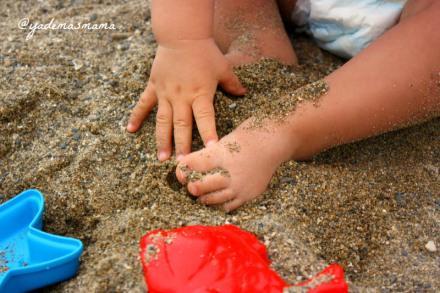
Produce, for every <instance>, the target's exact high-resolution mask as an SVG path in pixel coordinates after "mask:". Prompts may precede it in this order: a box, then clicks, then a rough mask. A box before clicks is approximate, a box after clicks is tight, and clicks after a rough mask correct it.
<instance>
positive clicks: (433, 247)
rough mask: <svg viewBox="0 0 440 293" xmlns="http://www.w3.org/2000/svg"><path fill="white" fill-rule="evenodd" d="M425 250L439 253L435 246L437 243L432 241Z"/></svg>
mask: <svg viewBox="0 0 440 293" xmlns="http://www.w3.org/2000/svg"><path fill="white" fill-rule="evenodd" d="M425 248H426V249H427V250H428V251H429V252H436V251H437V247H436V246H435V243H434V241H432V240H429V241H428V243H426V245H425Z"/></svg>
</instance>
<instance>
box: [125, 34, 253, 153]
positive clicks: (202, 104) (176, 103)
mask: <svg viewBox="0 0 440 293" xmlns="http://www.w3.org/2000/svg"><path fill="white" fill-rule="evenodd" d="M218 83H220V84H221V85H222V87H223V88H224V89H225V90H226V91H228V92H230V93H231V94H235V95H243V94H244V93H245V91H246V90H245V88H244V87H243V86H242V85H241V84H240V81H239V80H238V78H237V76H236V75H235V74H234V73H233V71H232V66H231V65H230V63H229V62H228V60H227V59H226V57H225V56H224V55H223V54H222V53H221V51H220V50H219V49H218V47H217V45H216V44H215V41H214V40H213V39H203V40H195V41H194V40H191V41H178V42H175V43H173V44H166V45H163V44H162V45H159V47H158V49H157V52H156V57H155V59H154V63H153V67H152V69H151V74H150V80H149V81H148V84H147V87H146V88H145V91H144V92H143V93H142V95H141V97H140V100H139V102H138V103H137V105H136V107H135V108H134V110H133V113H132V114H131V117H130V121H129V123H128V126H127V130H128V131H130V132H134V131H137V130H138V129H139V127H140V125H141V124H142V121H143V120H144V119H145V118H146V117H147V116H148V114H149V113H150V111H151V110H152V108H153V107H154V106H155V105H156V103H158V104H159V108H158V111H157V116H156V141H157V151H158V158H159V160H161V161H164V160H167V159H168V158H169V157H170V156H171V153H172V145H171V144H172V143H171V141H172V130H173V128H174V141H175V145H176V156H177V157H178V158H179V157H180V156H182V155H186V154H188V153H190V152H191V140H192V139H191V137H192V117H193V113H194V117H195V120H196V123H197V127H198V129H199V132H200V135H201V137H202V139H203V142H204V144H205V145H207V144H209V143H210V142H211V141H212V142H216V141H217V140H218V137H217V132H216V127H215V113H214V106H213V100H214V93H215V90H216V88H217V84H218Z"/></svg>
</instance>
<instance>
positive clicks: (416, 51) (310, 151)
mask: <svg viewBox="0 0 440 293" xmlns="http://www.w3.org/2000/svg"><path fill="white" fill-rule="evenodd" d="M404 15H408V13H406V14H404ZM439 29H440V2H439V1H432V4H430V6H429V7H425V9H423V10H422V11H415V13H412V14H411V13H410V15H408V16H407V17H405V19H403V20H402V21H401V22H400V23H399V24H398V25H396V26H395V27H394V28H392V29H391V30H390V31H388V32H387V33H385V34H384V35H383V36H382V37H381V38H380V39H378V40H377V41H376V42H375V43H374V44H372V45H371V46H370V47H368V48H367V49H366V50H365V51H364V52H362V53H361V54H359V55H358V56H356V57H355V58H353V59H352V60H350V61H349V62H348V63H347V64H345V65H344V66H342V67H341V68H340V69H338V70H336V71H335V72H334V73H332V74H331V75H329V76H328V77H327V78H326V80H327V82H328V84H329V86H330V90H329V92H328V93H327V95H325V96H324V97H322V99H321V102H320V103H319V106H318V107H314V106H313V105H311V104H305V105H303V106H302V107H300V108H299V110H298V111H297V112H296V113H295V114H293V115H292V117H291V122H292V124H291V125H292V126H293V127H289V129H290V131H291V132H290V134H291V135H292V137H291V139H292V141H295V142H297V146H296V148H295V150H294V155H293V159H306V158H309V157H310V156H312V155H314V154H316V153H318V152H320V151H322V150H325V149H327V148H330V147H332V146H336V145H340V144H344V143H350V142H352V141H356V140H360V139H363V138H366V137H369V136H373V135H376V134H380V133H383V132H386V131H390V130H393V129H395V128H399V127H403V126H405V125H407V124H409V123H414V122H417V121H420V120H425V119H428V118H430V117H431V118H432V117H433V116H435V115H438V113H440V33H439Z"/></svg>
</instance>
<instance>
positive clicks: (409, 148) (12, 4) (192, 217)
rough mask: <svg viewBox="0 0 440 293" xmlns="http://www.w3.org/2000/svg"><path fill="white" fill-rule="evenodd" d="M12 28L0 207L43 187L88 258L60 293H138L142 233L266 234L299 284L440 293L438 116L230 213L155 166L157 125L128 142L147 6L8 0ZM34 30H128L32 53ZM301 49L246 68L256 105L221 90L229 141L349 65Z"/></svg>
mask: <svg viewBox="0 0 440 293" xmlns="http://www.w3.org/2000/svg"><path fill="white" fill-rule="evenodd" d="M0 15H1V17H0V24H1V25H0V38H1V39H2V42H1V44H0V202H4V201H6V200H7V199H10V198H12V197H13V196H14V195H16V194H18V193H20V192H21V191H23V190H25V189H27V188H38V189H40V190H41V191H42V192H43V193H44V194H45V196H46V213H45V229H46V230H47V231H49V232H52V233H57V234H61V235H66V236H72V237H78V238H80V239H81V240H82V241H83V242H84V245H85V251H84V254H83V256H82V261H81V268H80V271H79V274H78V276H77V277H76V278H74V279H72V280H70V281H67V282H64V283H62V284H59V285H57V286H54V287H51V288H48V289H47V291H48V292H49V291H54V292H58V291H60V292H61V291H63V292H108V291H118V292H119V291H126V292H128V291H129V292H141V291H143V290H145V285H144V283H143V280H142V274H141V266H140V261H139V257H138V242H139V239H140V237H141V236H142V235H143V234H144V233H146V232H147V231H150V230H152V229H158V228H164V229H168V228H174V227H179V226H183V225H191V224H210V225H218V224H223V223H233V224H237V225H239V226H240V227H242V228H244V229H246V230H249V231H251V232H254V233H255V234H256V235H257V236H258V237H259V239H261V240H262V241H263V242H264V243H265V244H266V245H267V246H268V251H269V254H270V258H271V259H272V261H273V263H272V265H273V268H274V269H275V270H277V271H278V272H279V273H280V274H281V275H282V276H283V278H285V279H286V280H287V281H289V282H292V283H294V282H298V281H300V280H303V279H304V278H306V277H308V276H310V275H312V274H314V273H316V272H318V271H319V270H320V269H321V268H323V267H324V266H325V265H326V264H329V263H332V262H339V263H341V264H342V265H343V266H344V267H345V269H346V272H347V277H348V279H349V280H350V286H351V288H352V290H353V291H356V290H359V291H363V290H374V291H378V290H381V289H383V290H385V291H416V290H418V291H432V292H434V291H439V290H440V279H439V278H437V277H436V276H439V275H440V267H439V263H440V262H439V260H440V255H439V252H438V251H437V252H431V251H429V250H428V249H426V248H425V245H426V244H427V243H428V242H429V241H433V242H434V243H435V244H437V246H438V245H439V243H440V233H439V232H440V225H439V224H440V213H439V212H440V185H439V176H440V174H439V169H440V140H439V137H440V120H439V119H436V120H433V121H430V122H427V123H424V124H422V125H419V126H415V127H411V128H408V129H405V130H400V131H397V132H393V133H390V134H386V135H382V136H379V137H376V138H372V139H368V140H366V141H363V142H360V143H355V144H351V145H346V146H342V147H338V148H336V149H334V150H330V151H327V152H326V153H323V154H321V155H319V156H317V157H316V158H315V159H314V160H312V161H310V162H298V163H297V162H288V163H286V164H284V165H283V166H282V167H281V168H280V169H279V171H278V172H277V174H276V176H275V177H274V179H273V180H272V182H271V185H270V188H269V190H268V191H267V192H266V193H265V194H264V195H263V196H262V197H261V198H260V199H258V200H257V201H255V202H252V203H250V204H248V205H246V206H244V207H243V208H240V209H239V210H238V211H236V212H234V213H231V214H225V213H224V212H222V211H220V210H217V209H213V208H209V207H205V206H202V205H200V204H199V203H198V202H197V201H196V200H195V199H194V198H192V197H191V196H190V195H189V194H188V193H187V192H186V191H185V189H184V188H182V187H181V186H180V184H179V183H178V182H177V181H176V179H175V176H174V168H175V164H174V163H173V162H167V163H165V164H160V163H159V162H158V161H157V160H156V157H155V142H154V135H153V133H154V115H152V117H151V118H149V119H148V121H147V122H146V123H145V124H144V127H143V128H142V130H141V131H140V132H139V133H137V134H134V135H133V134H128V133H127V132H126V131H125V129H124V126H125V124H126V122H127V118H128V115H129V113H130V110H131V109H132V108H133V107H134V105H135V103H136V101H137V98H138V96H139V94H140V93H141V91H142V90H143V87H144V86H145V83H146V81H147V77H148V73H149V70H150V66H151V62H152V60H153V56H154V46H155V45H154V41H153V36H152V33H151V26H150V14H149V10H148V3H147V2H146V1H130V2H128V3H126V2H125V1H86V0H84V1H80V0H78V1H70V2H69V3H68V4H63V2H59V1H30V2H29V3H26V4H24V2H18V1H14V0H3V1H1V2H0ZM23 17H29V18H30V19H31V20H33V21H38V22H41V23H47V22H49V21H50V20H51V19H52V18H54V19H55V20H56V21H59V22H78V21H82V22H87V21H93V22H112V23H115V24H116V25H117V27H118V29H117V30H116V31H90V32H85V31H70V32H69V31H39V32H37V33H36V34H35V36H34V37H33V38H32V39H31V40H30V41H26V40H25V38H26V33H27V32H24V31H21V30H19V29H18V28H17V23H18V20H19V19H21V18H23ZM294 38H295V41H294V44H295V48H296V50H297V53H298V56H299V59H300V63H301V66H300V67H295V68H288V67H283V66H280V65H279V64H277V63H275V62H268V61H265V62H262V63H260V64H257V65H255V66H251V67H247V68H242V69H240V70H239V74H240V78H241V80H242V81H243V83H244V84H245V85H246V86H247V87H248V88H249V90H250V92H249V94H248V95H247V96H245V97H244V98H234V97H230V96H229V95H225V94H223V93H222V92H217V94H216V110H217V115H218V117H217V122H218V128H219V132H220V134H221V135H225V134H227V133H228V132H230V131H231V130H232V129H234V127H236V126H237V125H239V123H240V122H241V121H243V120H244V119H246V118H247V117H250V116H252V115H253V114H255V113H258V111H259V109H262V108H264V107H265V105H266V106H267V104H268V103H272V100H273V103H276V100H277V99H278V98H279V97H281V96H283V95H288V94H291V93H292V90H293V89H297V88H300V87H301V86H304V85H306V84H309V83H311V82H315V81H318V80H319V79H321V78H323V77H324V76H325V75H326V74H328V73H329V72H331V71H333V70H334V69H335V68H337V67H338V66H340V65H341V64H342V61H341V60H338V59H337V58H335V57H332V56H331V55H329V54H327V53H324V52H322V51H321V50H319V49H318V48H317V47H316V46H315V45H313V43H312V42H311V41H309V40H307V39H305V38H303V37H294ZM194 138H195V141H194V149H199V148H200V147H201V141H200V137H198V135H195V136H194ZM234 149H236V148H234V147H233V148H232V150H234Z"/></svg>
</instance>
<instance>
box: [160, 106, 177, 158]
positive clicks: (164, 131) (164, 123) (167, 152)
mask: <svg viewBox="0 0 440 293" xmlns="http://www.w3.org/2000/svg"><path fill="white" fill-rule="evenodd" d="M172 130H173V109H172V108H171V105H170V103H169V102H168V101H167V100H164V99H160V100H159V108H158V110H157V116H156V145H157V157H158V159H159V160H160V161H165V160H167V159H168V158H169V157H170V156H171V150H172V146H171V134H172Z"/></svg>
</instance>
